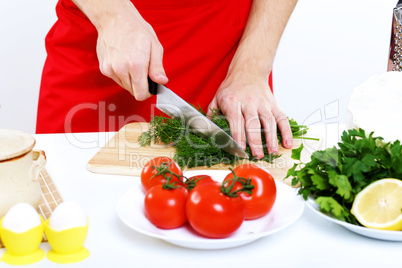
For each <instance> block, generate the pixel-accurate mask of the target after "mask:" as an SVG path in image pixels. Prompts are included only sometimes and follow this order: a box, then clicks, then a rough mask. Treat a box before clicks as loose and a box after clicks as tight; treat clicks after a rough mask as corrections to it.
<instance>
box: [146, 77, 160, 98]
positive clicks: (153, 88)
mask: <svg viewBox="0 0 402 268" xmlns="http://www.w3.org/2000/svg"><path fill="white" fill-rule="evenodd" d="M157 87H158V84H157V83H155V82H154V81H152V80H151V78H149V76H148V90H149V93H151V94H152V95H156V94H157V93H158V90H157Z"/></svg>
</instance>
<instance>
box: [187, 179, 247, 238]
mask: <svg viewBox="0 0 402 268" xmlns="http://www.w3.org/2000/svg"><path fill="white" fill-rule="evenodd" d="M186 215H187V220H188V222H189V223H190V225H191V227H192V228H193V229H194V230H195V231H197V232H198V233H200V234H201V235H204V236H207V237H210V238H224V237H227V236H229V235H231V234H233V233H234V232H235V231H236V230H237V229H238V228H239V227H240V226H241V224H242V223H243V220H244V203H243V200H242V199H241V198H240V197H229V196H227V195H225V194H224V193H222V191H221V184H220V183H217V182H215V183H205V184H201V185H198V186H197V187H195V188H194V189H193V190H192V191H191V192H190V193H189V195H188V198H187V204H186Z"/></svg>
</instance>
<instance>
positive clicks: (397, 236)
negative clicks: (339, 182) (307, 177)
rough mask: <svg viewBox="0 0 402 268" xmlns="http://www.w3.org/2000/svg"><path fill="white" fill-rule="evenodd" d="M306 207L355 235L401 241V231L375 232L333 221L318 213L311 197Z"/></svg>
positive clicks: (317, 206)
mask: <svg viewBox="0 0 402 268" xmlns="http://www.w3.org/2000/svg"><path fill="white" fill-rule="evenodd" d="M306 204H307V206H308V207H309V208H310V209H311V210H312V211H314V212H315V213H316V214H317V215H319V216H320V217H322V218H324V219H326V220H329V221H332V222H334V223H337V224H339V225H341V226H343V227H345V228H346V229H348V230H350V231H352V232H355V233H357V234H360V235H363V236H367V237H371V238H376V239H380V240H387V241H402V231H386V230H377V229H372V228H367V227H363V226H359V225H354V224H351V223H348V222H344V221H341V220H338V219H335V218H333V217H331V216H329V215H327V214H325V213H323V212H321V211H320V207H319V205H317V204H316V202H315V199H314V198H312V197H309V198H308V200H307V201H306Z"/></svg>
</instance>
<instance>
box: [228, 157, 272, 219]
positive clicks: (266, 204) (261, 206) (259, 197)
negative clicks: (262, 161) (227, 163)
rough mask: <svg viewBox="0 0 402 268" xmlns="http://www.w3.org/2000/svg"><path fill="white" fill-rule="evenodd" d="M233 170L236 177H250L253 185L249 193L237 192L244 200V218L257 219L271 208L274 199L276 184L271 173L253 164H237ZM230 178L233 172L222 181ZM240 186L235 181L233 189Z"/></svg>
mask: <svg viewBox="0 0 402 268" xmlns="http://www.w3.org/2000/svg"><path fill="white" fill-rule="evenodd" d="M233 172H234V173H235V174H236V176H238V177H242V178H246V179H250V180H251V184H252V185H254V189H252V190H251V195H250V194H248V193H245V192H240V193H239V195H240V197H241V198H242V199H243V200H244V205H245V210H246V220H252V219H257V218H260V217H262V216H264V215H266V214H267V213H268V212H269V211H270V210H271V209H272V207H273V205H274V203H275V200H276V185H275V180H274V178H273V177H272V176H271V174H269V172H268V171H266V170H265V169H263V168H260V167H259V166H257V165H254V164H244V165H241V166H238V167H236V168H235V169H234V170H233ZM232 178H233V173H230V174H228V175H227V176H226V177H225V179H224V182H225V181H228V180H231V179H232ZM228 184H230V182H229V183H228ZM241 187H242V185H241V183H240V182H236V183H235V185H234V188H233V190H238V189H240V188H241Z"/></svg>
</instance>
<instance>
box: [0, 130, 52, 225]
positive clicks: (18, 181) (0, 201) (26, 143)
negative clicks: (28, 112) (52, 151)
mask: <svg viewBox="0 0 402 268" xmlns="http://www.w3.org/2000/svg"><path fill="white" fill-rule="evenodd" d="M34 145H35V139H34V137H33V136H32V135H30V134H28V133H25V132H22V131H18V130H10V129H0V218H1V217H3V216H4V215H5V213H6V212H7V211H8V210H9V209H10V208H11V207H12V206H13V205H14V204H16V203H19V202H26V203H29V204H31V205H32V206H34V207H35V208H37V207H38V205H39V201H40V197H41V189H40V183H39V181H38V178H39V173H40V171H41V169H42V168H44V166H45V164H46V156H45V153H44V152H43V151H41V150H32V148H33V147H34Z"/></svg>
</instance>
